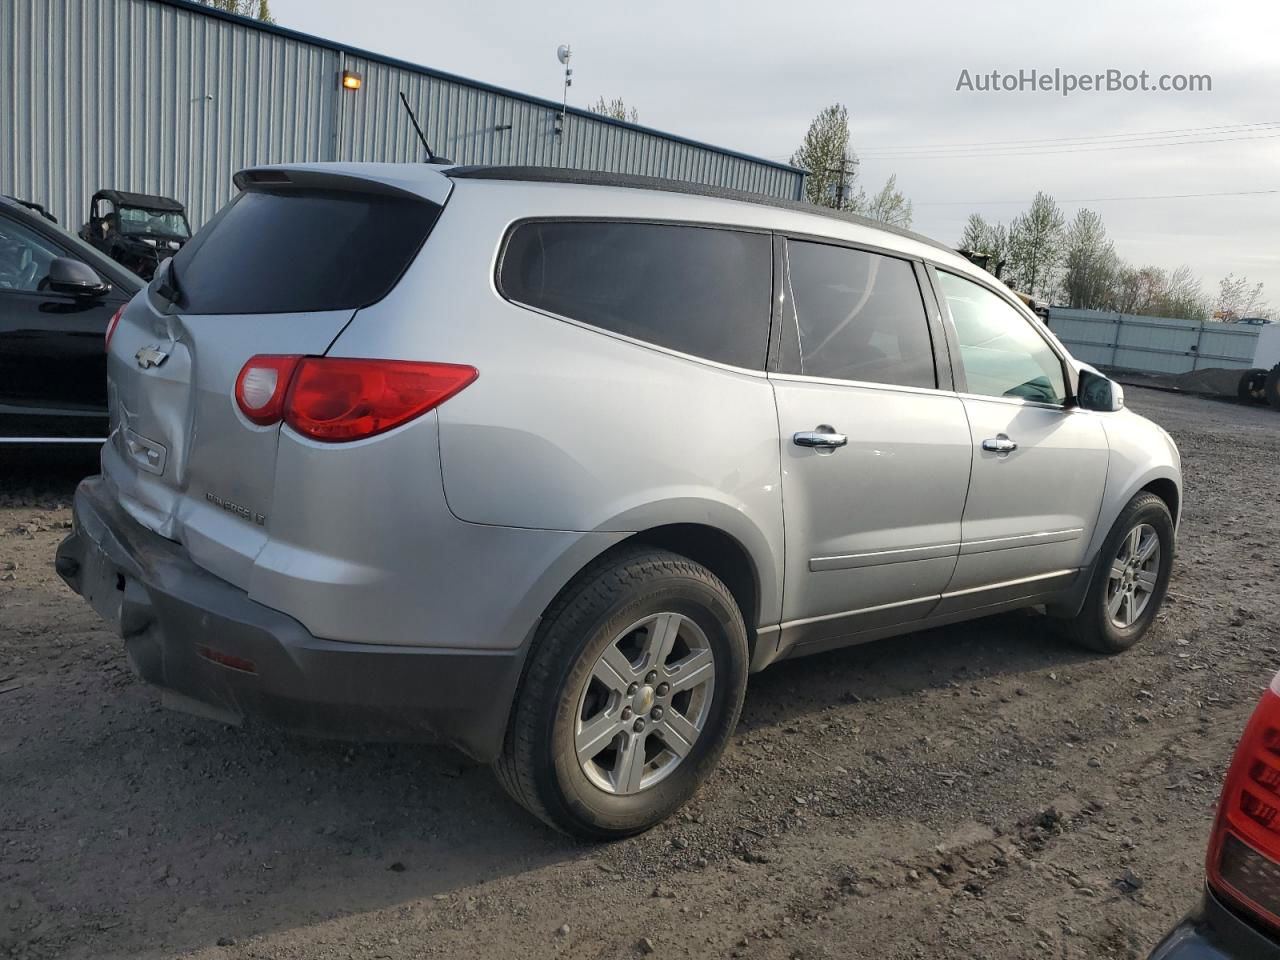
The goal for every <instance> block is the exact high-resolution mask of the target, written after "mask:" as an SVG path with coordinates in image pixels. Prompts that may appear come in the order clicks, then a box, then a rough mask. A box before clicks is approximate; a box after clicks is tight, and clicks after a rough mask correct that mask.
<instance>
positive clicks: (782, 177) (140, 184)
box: [0, 0, 804, 229]
mask: <svg viewBox="0 0 1280 960" xmlns="http://www.w3.org/2000/svg"><path fill="white" fill-rule="evenodd" d="M354 15H358V14H357V13H355V12H354V9H353V16H354ZM0 64H3V73H2V74H0V193H5V194H12V195H14V196H18V197H22V198H24V199H30V200H35V201H37V202H39V203H43V204H45V205H46V206H48V207H49V209H50V210H51V211H52V212H54V213H55V214H56V215H57V216H58V218H59V219H60V220H61V221H62V222H63V223H64V224H65V225H67V226H69V227H71V228H72V229H74V228H75V227H77V226H79V224H80V223H81V222H83V220H84V218H85V215H86V211H87V207H88V202H89V197H90V196H92V194H93V192H94V191H95V190H97V189H99V188H103V187H110V188H116V189H122V190H134V191H139V192H144V193H159V194H164V195H166V196H170V197H173V198H175V199H177V200H180V201H182V202H183V203H185V204H186V205H187V210H188V215H189V216H190V218H191V221H192V224H193V225H194V226H198V225H199V224H202V223H203V222H204V221H205V220H207V219H208V218H209V217H210V216H211V215H212V214H213V212H214V211H215V210H217V209H218V207H220V206H221V205H222V204H223V203H225V202H226V201H227V200H228V199H229V198H230V197H231V196H232V193H233V192H234V187H233V186H232V183H231V177H232V175H233V174H234V173H235V172H236V171H237V170H239V169H241V168H242V167H246V166H250V165H253V164H260V163H280V162H286V161H306V160H311V161H314V160H335V159H336V160H391V161H416V160H421V159H423V150H422V146H421V144H420V143H419V142H418V140H417V137H416V135H415V133H414V132H413V129H412V126H411V125H410V123H409V120H408V117H407V115H406V114H405V113H404V111H403V108H402V106H401V104H400V100H399V94H400V92H401V91H404V93H405V95H406V96H407V97H408V99H409V102H410V104H411V105H412V106H413V109H414V112H415V113H416V114H417V115H418V119H419V122H420V123H421V124H422V126H423V128H424V131H425V133H426V135H427V139H428V142H429V143H430V144H431V146H432V148H433V149H434V150H435V152H436V153H438V154H442V155H444V156H447V157H449V158H451V159H452V160H454V161H455V162H458V163H495V164H535V165H554V166H569V167H576V168H580V169H590V170H605V171H610V172H618V173H634V174H643V175H647V176H655V177H665V178H669V179H674V180H685V181H692V182H695V183H703V184H711V185H715V186H721V187H729V188H733V189H738V190H746V191H750V192H753V193H761V194H766V195H769V196H773V197H782V198H786V199H799V198H800V197H802V195H803V183H804V171H802V170H798V169H796V168H795V167H791V166H787V165H786V164H780V163H775V162H773V161H769V160H763V159H760V158H758V157H751V156H747V155H745V154H741V153H737V152H734V151H732V150H724V149H720V148H718V147H713V146H709V145H707V144H704V143H698V142H697V141H694V140H689V139H686V138H684V137H678V136H673V135H671V134H666V133H662V132H660V131H657V130H651V129H648V128H646V127H641V126H637V125H635V124H629V123H623V122H620V121H616V120H613V119H611V118H606V117H601V116H598V115H596V114H593V113H590V112H588V111H584V110H576V109H574V108H572V107H571V108H570V109H569V112H568V116H567V118H566V121H565V123H564V131H563V133H556V129H557V127H558V126H559V123H558V122H557V120H558V116H559V113H560V104H558V103H555V102H552V101H550V100H544V99H540V98H538V97H531V96H526V95H524V94H520V93H515V92H513V91H510V90H504V89H501V88H499V87H495V86H491V85H489V84H485V83H479V82H476V81H472V80H467V79H465V78H462V77H457V76H453V75H452V74H447V73H442V72H441V71H438V70H431V69H429V68H427V67H421V66H416V65H414V64H410V63H405V62H402V61H399V60H394V59H391V58H389V57H381V56H378V55H377V54H373V53H369V52H368V51H363V50H357V49H355V48H352V47H348V46H345V45H343V44H340V43H335V42H333V41H329V40H323V39H320V38H317V37H311V36H308V35H306V34H302V33H298V32H296V31H293V30H286V29H283V28H280V27H276V26H270V25H265V24H260V23H258V22H256V21H253V20H246V19H244V18H242V17H235V16H230V15H227V14H224V13H222V12H220V11H216V10H212V9H210V8H208V7H203V6H200V5H197V4H194V3H190V2H186V0H0ZM344 70H350V71H355V72H357V73H359V74H361V75H362V77H363V86H362V88H361V89H360V90H358V91H348V90H343V89H341V87H340V83H339V78H340V76H341V74H342V72H343V71H344Z"/></svg>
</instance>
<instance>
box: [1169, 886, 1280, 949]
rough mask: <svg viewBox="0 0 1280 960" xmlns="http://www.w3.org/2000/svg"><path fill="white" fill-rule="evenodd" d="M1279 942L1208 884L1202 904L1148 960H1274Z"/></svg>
mask: <svg viewBox="0 0 1280 960" xmlns="http://www.w3.org/2000/svg"><path fill="white" fill-rule="evenodd" d="M1275 958H1280V942H1277V941H1276V940H1275V939H1273V938H1272V937H1270V936H1268V935H1267V934H1265V933H1263V932H1262V931H1261V930H1259V929H1258V928H1256V927H1255V926H1253V924H1251V923H1249V922H1248V921H1247V920H1245V919H1243V918H1242V917H1240V916H1238V915H1237V914H1236V913H1235V912H1234V911H1232V910H1231V909H1230V908H1229V907H1227V906H1226V904H1224V903H1223V902H1222V901H1221V900H1219V899H1218V898H1217V897H1216V896H1214V894H1213V891H1211V890H1209V889H1207V888H1206V890H1205V892H1204V898H1203V899H1202V900H1201V901H1200V904H1199V905H1198V906H1197V907H1196V908H1195V909H1194V910H1192V911H1191V913H1189V914H1187V916H1186V918H1185V919H1184V920H1183V921H1182V922H1181V923H1180V924H1178V925H1177V926H1176V927H1174V928H1173V929H1172V930H1170V931H1169V933H1168V935H1167V936H1166V937H1165V938H1164V939H1163V940H1161V941H1160V944H1159V945H1158V946H1157V947H1156V948H1155V950H1153V951H1152V952H1151V955H1150V956H1149V957H1148V960H1275Z"/></svg>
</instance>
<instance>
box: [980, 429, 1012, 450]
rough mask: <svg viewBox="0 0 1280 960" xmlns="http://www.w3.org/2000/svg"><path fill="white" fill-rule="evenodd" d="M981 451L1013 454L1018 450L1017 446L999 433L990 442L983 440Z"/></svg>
mask: <svg viewBox="0 0 1280 960" xmlns="http://www.w3.org/2000/svg"><path fill="white" fill-rule="evenodd" d="M982 449H983V450H986V451H987V452H988V453H1013V451H1015V450H1017V449H1018V445H1017V444H1016V443H1015V442H1014V441H1012V440H1010V439H1009V438H1008V437H1007V436H1005V435H1004V434H1003V433H1001V434H997V435H996V436H995V437H994V438H993V439H991V440H983V441H982Z"/></svg>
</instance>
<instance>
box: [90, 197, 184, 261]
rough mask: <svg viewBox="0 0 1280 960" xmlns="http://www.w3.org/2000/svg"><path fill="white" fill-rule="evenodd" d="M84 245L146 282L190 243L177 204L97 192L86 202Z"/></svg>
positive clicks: (168, 200)
mask: <svg viewBox="0 0 1280 960" xmlns="http://www.w3.org/2000/svg"><path fill="white" fill-rule="evenodd" d="M80 236H81V237H82V238H83V239H84V241H85V242H86V243H90V244H92V245H93V246H95V247H97V248H98V249H99V250H101V251H102V252H103V253H105V254H106V255H107V256H109V257H110V258H111V259H112V260H115V261H116V262H117V263H123V264H124V265H125V266H126V267H128V268H129V269H130V270H132V271H133V272H134V273H136V274H137V275H138V276H140V277H143V278H145V279H147V280H150V279H151V276H152V274H154V273H155V272H156V267H158V266H159V265H160V262H161V261H162V260H166V259H168V258H169V257H171V256H173V255H174V254H175V253H177V252H178V251H179V250H181V249H182V245H183V244H184V243H186V242H187V241H188V240H189V239H191V225H190V224H188V223H187V214H186V211H185V210H184V209H183V208H182V204H180V203H179V202H178V201H177V200H171V199H169V198H168V197H159V196H154V195H152V194H149V193H129V192H128V191H125V190H99V191H98V192H97V193H95V194H94V195H93V199H92V200H91V201H90V202H89V222H88V223H86V224H85V225H84V226H83V227H81V228H80Z"/></svg>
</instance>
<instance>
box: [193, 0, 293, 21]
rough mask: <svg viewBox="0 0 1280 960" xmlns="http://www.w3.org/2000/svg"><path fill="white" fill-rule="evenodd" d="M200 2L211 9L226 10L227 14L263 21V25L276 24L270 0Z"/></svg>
mask: <svg viewBox="0 0 1280 960" xmlns="http://www.w3.org/2000/svg"><path fill="white" fill-rule="evenodd" d="M199 2H201V3H203V4H205V5H206V6H209V7H216V8H217V9H219V10H225V11H227V13H235V14H239V15H240V16H242V17H252V18H253V19H255V20H261V21H262V22H263V23H275V22H276V21H275V18H274V17H273V16H271V7H270V4H269V3H268V0H199Z"/></svg>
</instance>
